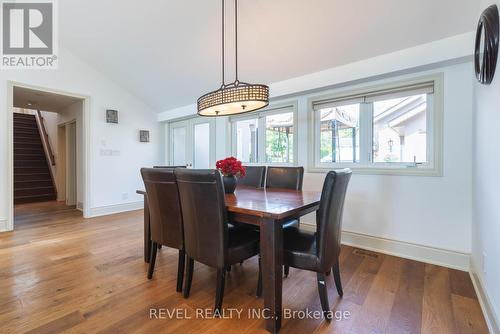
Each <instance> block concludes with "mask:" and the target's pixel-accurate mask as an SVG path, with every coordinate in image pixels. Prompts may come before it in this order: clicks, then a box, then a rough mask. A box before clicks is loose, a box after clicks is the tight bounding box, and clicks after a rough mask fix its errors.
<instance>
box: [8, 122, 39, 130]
mask: <svg viewBox="0 0 500 334" xmlns="http://www.w3.org/2000/svg"><path fill="white" fill-rule="evenodd" d="M15 130H31V131H34V130H36V131H38V125H37V124H36V122H15V123H14V131H15Z"/></svg>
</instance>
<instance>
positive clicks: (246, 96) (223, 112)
mask: <svg viewBox="0 0 500 334" xmlns="http://www.w3.org/2000/svg"><path fill="white" fill-rule="evenodd" d="M224 1H225V0H222V1H221V3H222V85H221V86H220V88H219V89H217V90H214V91H212V92H209V93H207V94H205V95H203V96H201V97H200V98H199V99H198V114H199V115H201V116H208V117H210V116H229V115H236V114H242V113H246V112H251V111H255V110H258V109H262V108H264V107H266V106H267V105H269V87H268V86H266V85H263V84H251V83H246V82H241V81H240V80H239V78H238V0H234V17H235V68H236V70H235V80H234V81H233V82H232V83H229V84H226V82H225V72H224V67H225V62H224V53H225V49H224V44H225V42H224V37H225V29H224Z"/></svg>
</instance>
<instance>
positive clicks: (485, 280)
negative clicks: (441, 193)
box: [472, 0, 500, 331]
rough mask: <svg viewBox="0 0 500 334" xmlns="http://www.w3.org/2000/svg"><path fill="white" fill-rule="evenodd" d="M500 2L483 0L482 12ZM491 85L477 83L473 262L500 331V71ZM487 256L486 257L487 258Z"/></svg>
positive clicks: (475, 99) (475, 86)
mask: <svg viewBox="0 0 500 334" xmlns="http://www.w3.org/2000/svg"><path fill="white" fill-rule="evenodd" d="M491 4H497V5H498V6H500V2H499V1H493V0H483V1H482V2H481V11H482V10H484V9H485V8H486V7H488V6H489V5H491ZM499 65H500V62H499V63H498V65H497V71H496V75H495V78H494V79H493V82H492V83H491V85H489V86H487V85H480V84H479V83H477V81H476V80H474V81H476V84H475V85H474V88H475V89H474V90H475V97H474V102H475V108H474V109H475V113H474V159H473V161H474V166H473V171H474V176H473V179H474V196H473V201H474V203H473V208H474V216H473V222H474V224H473V229H472V232H473V233H472V235H473V240H472V261H473V267H474V269H475V273H476V274H477V275H478V276H479V278H480V281H481V283H482V285H483V288H484V290H485V291H486V299H487V300H488V301H489V303H490V306H491V308H492V311H493V314H496V322H497V323H496V326H497V328H496V330H497V331H500V323H499V321H500V284H499V282H500V265H499V259H500V193H499V189H500V172H499V171H500V155H499V152H500V110H499V100H500V70H499V68H498V66H499ZM483 256H485V257H484V259H483Z"/></svg>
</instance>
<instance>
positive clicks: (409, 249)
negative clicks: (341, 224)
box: [300, 223, 470, 271]
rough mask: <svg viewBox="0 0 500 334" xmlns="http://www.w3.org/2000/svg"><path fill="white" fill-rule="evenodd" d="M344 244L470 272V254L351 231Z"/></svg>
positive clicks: (348, 232)
mask: <svg viewBox="0 0 500 334" xmlns="http://www.w3.org/2000/svg"><path fill="white" fill-rule="evenodd" d="M300 226H301V228H302V227H303V228H305V229H308V230H315V229H316V227H315V226H311V225H309V224H307V223H306V224H301V225H300ZM342 244H344V245H349V246H353V247H358V248H362V249H366V250H371V251H374V252H379V253H382V254H388V255H393V256H397V257H402V258H405V259H410V260H415V261H420V262H425V263H430V264H435V265H438V266H443V267H447V268H453V269H458V270H463V271H469V264H470V254H467V253H461V252H456V251H450V250H446V249H441V248H436V247H430V246H423V245H418V244H414V243H410V242H404V241H398V240H393V239H387V238H381V237H375V236H371V235H367V234H362V233H357V232H351V231H342Z"/></svg>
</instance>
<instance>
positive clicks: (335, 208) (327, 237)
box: [316, 169, 352, 271]
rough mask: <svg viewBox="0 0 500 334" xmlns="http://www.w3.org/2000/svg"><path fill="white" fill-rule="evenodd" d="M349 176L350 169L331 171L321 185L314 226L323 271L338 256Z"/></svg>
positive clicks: (327, 268)
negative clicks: (315, 226)
mask: <svg viewBox="0 0 500 334" xmlns="http://www.w3.org/2000/svg"><path fill="white" fill-rule="evenodd" d="M351 174H352V172H351V170H350V169H344V170H342V171H331V172H328V174H327V175H326V178H325V182H324V183H323V190H322V192H321V201H320V204H319V210H318V212H317V214H316V225H317V238H318V239H317V241H318V242H317V251H318V257H319V262H320V264H321V266H322V268H323V269H324V271H327V270H329V269H330V268H331V267H332V266H333V264H334V263H335V261H337V259H338V256H339V254H340V236H341V228H342V215H343V211H344V200H345V195H346V192H347V185H348V184H349V180H350V179H351Z"/></svg>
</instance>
